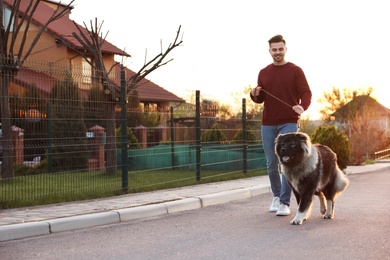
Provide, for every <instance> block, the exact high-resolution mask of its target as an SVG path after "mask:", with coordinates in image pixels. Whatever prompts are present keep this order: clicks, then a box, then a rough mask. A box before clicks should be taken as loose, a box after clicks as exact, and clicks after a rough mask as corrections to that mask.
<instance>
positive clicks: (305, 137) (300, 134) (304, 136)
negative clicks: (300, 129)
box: [297, 133, 310, 142]
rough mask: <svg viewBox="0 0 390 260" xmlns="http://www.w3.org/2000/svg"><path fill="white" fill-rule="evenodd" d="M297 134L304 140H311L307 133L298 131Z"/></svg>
mask: <svg viewBox="0 0 390 260" xmlns="http://www.w3.org/2000/svg"><path fill="white" fill-rule="evenodd" d="M297 136H298V137H299V139H301V140H302V141H303V142H307V141H308V140H310V138H309V136H308V135H307V134H305V133H297Z"/></svg>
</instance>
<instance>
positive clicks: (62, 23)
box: [2, 0, 130, 56]
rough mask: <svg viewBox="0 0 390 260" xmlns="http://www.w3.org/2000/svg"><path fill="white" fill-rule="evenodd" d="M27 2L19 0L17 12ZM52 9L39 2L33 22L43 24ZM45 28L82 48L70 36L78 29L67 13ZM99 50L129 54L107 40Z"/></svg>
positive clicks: (28, 2) (12, 0) (10, 0)
mask: <svg viewBox="0 0 390 260" xmlns="http://www.w3.org/2000/svg"><path fill="white" fill-rule="evenodd" d="M2 1H4V3H5V4H6V5H8V6H9V7H12V5H13V2H14V0H2ZM29 4H30V0H21V3H20V7H19V12H20V13H24V12H26V9H27V7H28V5H29ZM54 11H55V10H54V9H52V8H50V7H49V6H47V5H45V4H44V3H40V4H39V5H38V7H37V9H36V11H35V12H34V15H33V22H34V23H35V24H37V25H40V26H42V25H44V24H45V23H46V21H47V20H48V19H49V18H50V17H51V15H52V14H53V12H54ZM79 27H80V28H81V30H82V31H83V34H85V35H86V34H87V30H86V29H85V28H84V27H83V26H81V25H79ZM47 30H48V31H49V32H50V33H51V34H53V35H54V36H55V37H57V38H59V39H61V40H64V41H66V42H68V43H69V44H70V45H72V46H74V47H75V48H78V49H84V48H83V47H82V45H81V44H80V43H79V42H78V41H77V40H76V39H75V38H74V37H73V36H72V33H73V32H77V33H78V30H77V28H76V25H75V24H74V22H73V21H72V20H71V19H69V18H68V16H67V15H64V16H63V17H61V18H60V19H58V20H56V21H54V22H52V23H50V24H49V25H48V26H47ZM101 50H102V53H107V54H118V55H124V56H130V55H129V54H128V53H126V52H124V51H123V50H121V49H119V48H118V47H116V46H114V45H113V44H111V43H109V42H108V41H105V42H104V43H103V45H102V47H101Z"/></svg>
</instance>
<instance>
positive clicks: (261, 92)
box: [250, 35, 312, 216]
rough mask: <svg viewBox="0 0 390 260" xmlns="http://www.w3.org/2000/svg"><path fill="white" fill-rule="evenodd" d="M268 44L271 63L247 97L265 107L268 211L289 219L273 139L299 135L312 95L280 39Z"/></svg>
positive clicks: (288, 194) (285, 189)
mask: <svg viewBox="0 0 390 260" xmlns="http://www.w3.org/2000/svg"><path fill="white" fill-rule="evenodd" d="M268 43H269V53H270V54H271V56H272V59H273V62H272V63H271V64H270V65H268V66H267V67H265V68H263V69H262V70H260V72H259V75H258V80H257V87H256V88H254V89H253V90H252V91H251V93H250V97H251V99H252V100H253V101H254V102H256V103H264V110H263V119H262V126H261V136H262V137H261V138H262V142H263V148H264V152H265V156H266V159H267V172H268V176H269V179H270V184H271V190H272V193H273V195H274V198H273V200H272V203H271V206H270V208H269V211H270V212H276V215H277V216H287V215H290V208H289V207H290V197H291V188H290V187H289V185H288V184H287V181H286V177H285V176H284V174H282V178H280V173H279V162H278V158H277V156H276V154H275V151H274V145H275V138H276V137H277V136H278V135H279V134H283V133H289V132H297V131H298V120H299V117H300V114H302V113H303V112H304V111H305V110H307V109H308V108H309V106H310V103H311V97H312V93H311V90H310V87H309V84H308V83H307V80H306V77H305V74H304V72H303V70H302V69H301V68H300V67H298V66H296V65H295V64H293V63H291V62H287V61H286V60H285V58H284V56H285V54H286V51H287V47H286V41H285V40H284V39H283V36H282V35H276V36H274V37H272V38H271V39H270V40H269V41H268Z"/></svg>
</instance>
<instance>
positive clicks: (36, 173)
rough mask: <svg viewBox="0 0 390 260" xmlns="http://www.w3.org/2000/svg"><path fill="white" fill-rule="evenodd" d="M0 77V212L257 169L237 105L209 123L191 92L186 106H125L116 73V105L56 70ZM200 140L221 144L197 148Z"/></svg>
mask: <svg viewBox="0 0 390 260" xmlns="http://www.w3.org/2000/svg"><path fill="white" fill-rule="evenodd" d="M1 71H2V74H1V75H0V76H1V78H2V81H1V82H2V86H1V87H2V91H1V101H2V102H4V103H6V104H7V105H8V107H6V106H5V105H4V104H3V105H2V106H1V119H2V129H1V132H0V134H1V139H0V153H1V177H2V178H1V184H0V209H1V208H13V207H22V206H31V205H39V204H46V203H57V202H63V201H72V200H82V199H92V198H98V197H104V196H113V195H117V194H123V193H130V192H138V191H147V190H155V189H163V188H170V187H179V186H185V185H194V184H197V183H201V182H211V181H219V180H223V179H234V178H241V177H246V176H256V175H259V174H260V173H261V170H262V169H264V168H265V159H264V154H263V150H262V147H261V144H260V142H259V139H260V132H259V131H260V130H259V129H260V127H259V121H256V120H251V121H247V119H246V111H245V110H246V106H245V99H243V100H242V108H243V111H242V116H241V117H240V118H230V119H228V120H219V119H218V117H217V116H216V114H215V111H213V113H210V111H208V109H207V108H206V107H205V106H202V100H201V98H200V93H199V91H195V92H196V101H195V104H193V105H191V104H181V105H180V106H177V105H176V106H175V107H174V106H167V105H165V106H164V107H161V104H160V107H159V106H158V105H159V104H158V103H156V106H157V107H155V108H154V109H147V107H145V106H144V107H142V106H140V105H139V104H134V103H132V102H130V101H129V100H130V99H135V100H136V97H132V96H129V95H128V90H127V87H126V84H125V82H126V78H125V77H126V75H125V74H124V72H123V71H122V73H121V80H122V81H121V82H122V83H121V84H120V85H118V86H116V87H117V90H118V92H120V93H121V98H120V99H119V100H112V99H109V98H107V97H106V96H105V92H104V91H103V90H102V89H101V86H100V85H99V84H94V83H93V82H99V81H96V80H95V81H94V80H89V79H88V78H86V76H85V75H93V73H90V72H89V73H86V74H80V73H76V72H77V71H82V70H81V69H74V68H73V67H69V66H66V65H61V64H53V63H50V64H48V63H47V64H46V63H42V62H34V61H27V62H25V63H24V66H23V67H22V68H20V69H19V71H18V73H17V74H16V75H10V74H9V73H5V71H6V69H4V67H3V69H2V70H1ZM72 71H73V72H72ZM5 78H7V80H4V79H5ZM7 82H8V83H7ZM113 82H114V80H113ZM117 82H118V81H117ZM6 83H7V84H8V85H5V84H6ZM134 93H136V92H134ZM134 95H136V94H134ZM126 96H127V98H124V97H126ZM7 109H8V111H7ZM183 111H184V114H185V116H183V115H184V114H183ZM7 119H8V120H10V121H7ZM4 122H5V123H4ZM9 122H10V123H11V124H9ZM122 126H126V127H122ZM213 126H218V127H217V129H215V128H214V129H213ZM248 126H251V127H250V128H248V129H247V127H248ZM113 127H114V128H113ZM207 131H216V132H218V133H219V134H222V136H224V139H209V140H207V141H201V137H202V135H203V134H204V133H205V132H207ZM249 135H250V136H252V137H253V136H254V137H255V138H252V139H249V138H248V136H249ZM7 136H11V138H5V137H7ZM248 140H251V141H248ZM10 169H11V171H10ZM9 172H12V175H9V174H8V175H7V174H6V173H9Z"/></svg>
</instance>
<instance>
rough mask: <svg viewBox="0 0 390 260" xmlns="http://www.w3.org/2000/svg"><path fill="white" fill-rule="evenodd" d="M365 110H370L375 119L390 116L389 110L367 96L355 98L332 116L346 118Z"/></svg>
mask: <svg viewBox="0 0 390 260" xmlns="http://www.w3.org/2000/svg"><path fill="white" fill-rule="evenodd" d="M365 108H368V109H370V111H372V112H373V113H374V114H375V116H377V117H389V116H390V109H388V108H387V107H385V106H383V105H382V104H380V103H379V102H378V101H376V100H375V99H373V98H372V97H370V96H369V95H361V96H357V97H355V98H354V99H353V100H352V101H350V102H349V103H347V104H346V105H344V106H342V107H340V108H339V109H338V110H337V111H336V112H334V113H333V114H332V116H335V117H343V118H347V117H348V115H351V113H353V114H355V113H357V112H362V111H363V110H364V109H365Z"/></svg>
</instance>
